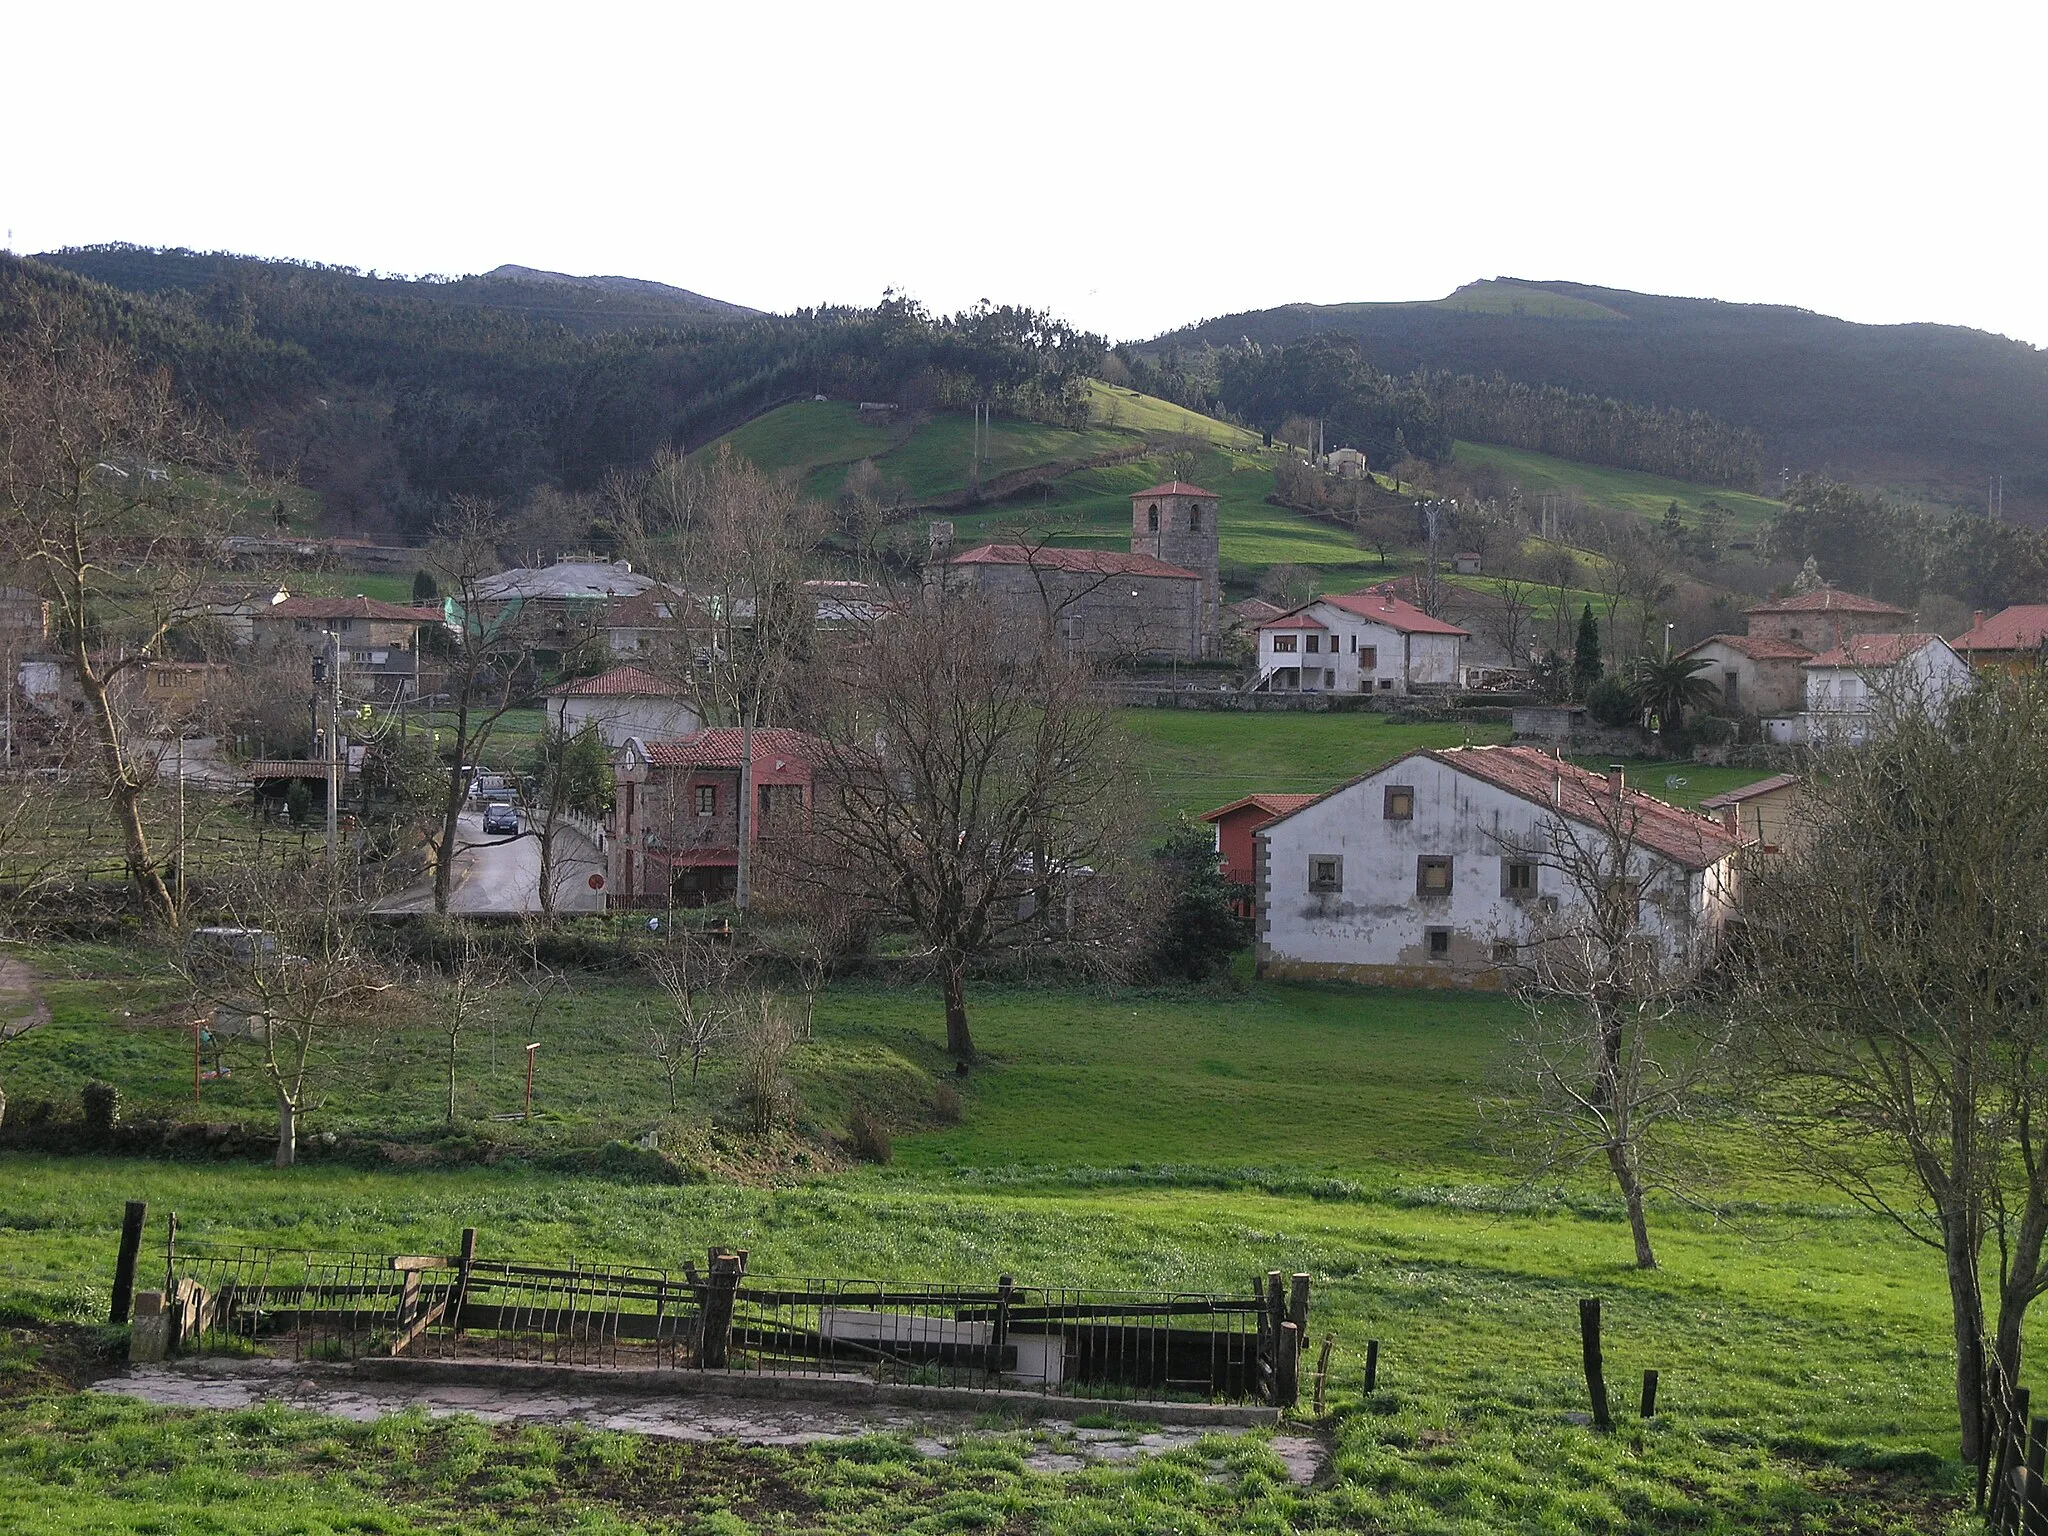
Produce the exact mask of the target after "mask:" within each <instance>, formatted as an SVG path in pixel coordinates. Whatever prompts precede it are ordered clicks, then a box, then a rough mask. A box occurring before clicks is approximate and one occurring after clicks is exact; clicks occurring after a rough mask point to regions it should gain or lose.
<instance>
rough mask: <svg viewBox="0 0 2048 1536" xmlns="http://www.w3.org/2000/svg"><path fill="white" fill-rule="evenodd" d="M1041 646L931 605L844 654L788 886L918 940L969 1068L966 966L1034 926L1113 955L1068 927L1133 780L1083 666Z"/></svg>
mask: <svg viewBox="0 0 2048 1536" xmlns="http://www.w3.org/2000/svg"><path fill="white" fill-rule="evenodd" d="M1036 638H1037V629H1036V626H1030V625H1021V626H1013V625H1007V624H1005V623H1004V622H1003V621H1002V620H1001V619H1000V618H999V617H997V616H995V615H993V614H991V613H989V612H988V611H987V610H985V609H984V608H983V607H981V606H980V605H978V604H970V603H967V602H955V601H942V600H939V599H937V598H936V597H934V598H933V599H932V600H930V601H926V602H922V603H919V604H916V605H915V606H914V607H912V608H911V609H909V610H908V611H906V612H904V613H901V614H899V615H896V616H894V617H892V618H891V619H890V620H889V621H888V622H887V623H886V624H878V625H876V626H874V627H873V628H872V629H871V630H870V631H869V632H868V633H867V634H866V635H865V636H863V637H862V639H861V641H860V642H859V643H858V644H856V645H852V646H849V647H848V648H847V649H846V650H845V651H844V652H843V653H841V654H840V656H839V657H838V658H837V660H838V662H839V668H838V671H837V673H836V675H835V679H834V681H835V689H834V693H835V695H836V697H837V698H838V699H839V700H840V704H841V707H840V709H839V711H838V713H837V715H836V717H835V719H834V720H833V721H832V722H831V724H830V726H829V728H828V730H827V733H826V738H825V740H823V741H822V742H821V744H820V759H821V760H820V761H819V762H818V763H817V764H816V765H815V768H816V776H817V779H818V781H819V787H818V793H817V804H816V807H815V812H814V816H813V820H812V828H811V833H810V836H809V837H808V838H807V839H806V840H805V841H804V843H803V844H802V853H801V854H800V855H799V858H800V860H801V861H802V862H801V866H800V868H799V870H798V877H799V878H803V879H807V880H810V881H813V882H817V883H822V884H823V885H825V886H826V887H827V888H828V889H830V890H831V891H833V892H836V893H837V895H838V896H839V897H840V899H841V900H842V901H843V902H845V903H846V904H847V905H848V906H850V907H855V908H860V909H863V910H866V911H870V912H873V913H875V914H877V915H879V916H886V917H889V918H893V919H895V920H898V921H901V922H903V923H905V924H907V925H908V926H909V927H910V928H912V929H913V930H915V931H916V933H917V934H918V935H919V937H920V938H921V939H922V940H923V941H924V943H925V945H926V947H927V949H928V950H929V952H930V954H931V956H932V958H933V960H934V962H935V963H936V966H937V969H938V971H939V976H940V981H941V984H942V986H943V988H944V992H945V1008H946V1046H947V1049H948V1050H949V1051H950V1052H951V1053H952V1054H953V1055H954V1057H955V1058H956V1059H957V1060H959V1061H960V1062H961V1063H963V1064H964V1063H967V1062H969V1061H971V1060H973V1058H974V1054H975V1050H974V1038H973V1035H972V1034H971V1033H970V1031H969V1028H968V1021H967V971H968V967H969V965H970V964H971V963H972V962H973V961H974V959H975V958H976V957H977V956H979V955H981V954H983V953H984V952H985V951H987V950H988V949H989V948H991V947H992V946H994V945H996V944H998V943H999V942H1002V941H1004V940H1005V939H1008V938H1011V937H1016V936H1020V935H1022V934H1024V933H1025V932H1027V931H1028V932H1029V933H1030V934H1031V936H1032V938H1033V940H1034V942H1037V943H1040V944H1045V945H1054V944H1064V945H1066V946H1068V947H1069V948H1070V949H1073V950H1075V951H1076V953H1077V958H1089V955H1088V954H1087V952H1088V951H1093V952H1094V956H1095V957H1098V958H1099V957H1100V956H1101V955H1102V954H1103V953H1104V951H1105V949H1114V945H1112V944H1111V943H1110V941H1109V940H1108V938H1107V937H1106V936H1104V935H1100V934H1097V933H1093V932H1087V933H1084V932H1077V931H1076V927H1075V926H1073V925H1069V924H1067V923H1066V922H1065V920H1064V918H1065V910H1066V905H1067V903H1068V902H1069V901H1070V900H1073V901H1080V900H1082V899H1084V898H1083V893H1082V891H1081V890H1080V886H1081V885H1083V884H1084V883H1085V884H1094V883H1096V882H1104V881H1107V880H1108V878H1109V875H1110V870H1109V868H1108V865H1109V863H1110V862H1111V861H1112V860H1113V859H1114V858H1115V857H1116V856H1117V854H1118V853H1119V852H1120V851H1121V848H1122V845H1123V844H1124V842H1125V841H1126V840H1127V834H1128V828H1129V825H1130V822H1129V819H1128V816H1127V815H1126V813H1125V807H1126V804H1127V799H1128V796H1127V794H1126V786H1127V785H1128V782H1129V777H1128V775H1127V774H1125V773H1124V772H1123V771H1122V767H1121V757H1120V752H1119V748H1118V736H1117V733H1116V731H1115V728H1114V726H1113V724H1112V722H1111V718H1110V712H1109V710H1108V709H1107V708H1106V707H1104V706H1103V705H1102V704H1101V703H1100V702H1099V701H1098V700H1097V698H1096V696H1095V692H1094V689H1093V686H1092V677H1091V674H1090V672H1089V669H1088V666H1087V664H1086V662H1085V661H1083V660H1081V659H1080V658H1077V657H1074V656H1070V655H1066V654H1063V653H1062V652H1061V651H1060V650H1059V649H1058V648H1057V647H1053V646H1047V645H1043V644H1034V643H1033V641H1034V639H1036ZM1110 905H1112V904H1111V903H1108V902H1098V903H1096V904H1095V906H1094V910H1095V911H1097V912H1102V911H1103V909H1104V908H1106V907H1108V906H1110ZM1104 921H1105V922H1107V921H1108V914H1106V913H1105V914H1104Z"/></svg>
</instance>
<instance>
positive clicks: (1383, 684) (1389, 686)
mask: <svg viewBox="0 0 2048 1536" xmlns="http://www.w3.org/2000/svg"><path fill="white" fill-rule="evenodd" d="M1393 691H1394V680H1393V679H1392V678H1391V677H1383V678H1381V679H1380V692H1381V693H1392V692H1393Z"/></svg>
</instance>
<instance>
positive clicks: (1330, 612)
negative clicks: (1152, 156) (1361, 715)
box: [1256, 587, 1471, 695]
mask: <svg viewBox="0 0 2048 1536" xmlns="http://www.w3.org/2000/svg"><path fill="white" fill-rule="evenodd" d="M1258 635H1259V680H1258V683H1257V684H1256V686H1257V687H1259V688H1263V689H1266V690H1268V691H1270V692H1275V693H1385V694H1395V695H1400V694H1409V693H1415V692H1418V691H1420V690H1425V689H1449V688H1453V687H1456V686H1457V684H1458V670H1459V665H1460V661H1461V648H1462V646H1463V644H1464V642H1465V641H1466V640H1467V639H1469V638H1470V637H1471V631H1469V630H1465V629H1461V628H1459V627H1458V626H1457V625H1456V624H1452V623H1448V622H1447V621H1445V620H1443V619H1436V618H1431V617H1430V616H1429V615H1428V614H1426V613H1424V612H1423V611H1422V610H1421V609H1420V608H1418V607H1416V606H1415V605H1414V604H1413V603H1410V602H1407V601H1405V600H1404V599H1402V598H1399V597H1396V596H1394V595H1393V593H1391V592H1387V591H1384V590H1382V589H1380V588H1377V587H1368V588H1367V589H1366V590H1365V591H1363V592H1347V593H1345V594H1344V595H1342V596H1341V597H1319V598H1317V599H1316V600H1315V601H1314V602H1310V603H1304V604H1303V605H1302V606H1301V607H1299V608H1297V609H1295V610H1294V611H1293V612H1292V613H1286V614H1282V615H1281V616H1280V617H1279V618H1277V619H1268V620H1267V621H1266V622H1265V623H1263V624H1261V625H1260V626H1259V629H1258Z"/></svg>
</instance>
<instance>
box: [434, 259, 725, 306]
mask: <svg viewBox="0 0 2048 1536" xmlns="http://www.w3.org/2000/svg"><path fill="white" fill-rule="evenodd" d="M493 280H497V281H503V282H519V283H560V284H562V285H563V286H565V287H569V288H589V289H594V290H596V291H598V292H600V293H630V294H634V295H636V296H639V297H643V298H650V299H671V300H673V301H675V302H676V303H678V304H683V305H686V306H691V307H700V308H703V309H708V310H710V311H712V312H713V313H716V314H728V315H758V314H760V313H761V311H760V310H758V309H749V308H747V306H746V305H744V304H729V303H727V302H726V301H725V300H724V299H714V298H709V297H707V296H706V295H704V294H701V293H692V292H691V291H690V290H689V289H688V288H678V287H676V286H675V285H674V284H672V283H658V282H656V281H654V280H653V279H652V278H647V277H578V276H576V275H574V274H573V273H569V272H549V271H546V270H545V269H543V268H540V267H522V266H520V265H518V264H517V263H516V262H510V261H508V262H505V263H503V264H502V265H500V266H495V267H493V268H491V270H490V271H488V272H481V273H478V274H476V275H475V276H474V277H472V278H465V279H464V281H465V282H491V281H493Z"/></svg>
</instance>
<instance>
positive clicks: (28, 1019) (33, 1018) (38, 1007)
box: [0, 954, 50, 1040]
mask: <svg viewBox="0 0 2048 1536" xmlns="http://www.w3.org/2000/svg"><path fill="white" fill-rule="evenodd" d="M37 979H38V978H37V976H36V973H35V972H34V971H32V970H30V969H29V968H28V967H27V966H25V965H23V964H22V963H21V962H20V961H19V960H16V959H14V958H13V957H12V956H9V955H5V954H0V1040H12V1039H14V1038H15V1037H16V1036H19V1035H25V1034H27V1033H28V1032H29V1031H30V1030H32V1029H37V1028H40V1027H41V1026H42V1025H44V1024H47V1023H49V1022H50V1005H49V1004H48V1003H47V1002H46V1001H44V999H43V994H42V993H41V992H40V991H38V990H37V989H36V981H37Z"/></svg>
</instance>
